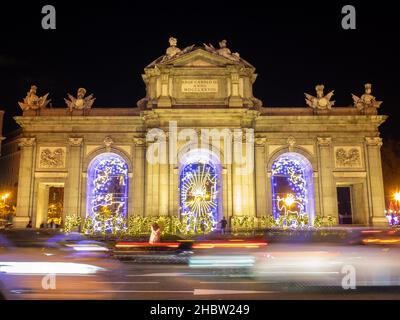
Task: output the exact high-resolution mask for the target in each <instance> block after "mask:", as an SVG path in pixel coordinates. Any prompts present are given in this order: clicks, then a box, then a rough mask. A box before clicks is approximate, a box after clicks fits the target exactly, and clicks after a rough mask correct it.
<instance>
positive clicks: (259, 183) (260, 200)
mask: <svg viewBox="0 0 400 320" xmlns="http://www.w3.org/2000/svg"><path fill="white" fill-rule="evenodd" d="M266 141H267V139H266V138H256V139H255V176H256V182H255V188H256V216H257V217H261V216H265V215H270V214H272V212H267V189H266V188H267V181H266V175H267V169H266V164H265V144H266Z"/></svg>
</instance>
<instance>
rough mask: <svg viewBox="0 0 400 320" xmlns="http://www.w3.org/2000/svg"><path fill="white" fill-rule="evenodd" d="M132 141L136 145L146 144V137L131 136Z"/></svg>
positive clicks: (142, 145)
mask: <svg viewBox="0 0 400 320" xmlns="http://www.w3.org/2000/svg"><path fill="white" fill-rule="evenodd" d="M133 143H134V144H135V146H136V147H144V146H146V139H144V138H133Z"/></svg>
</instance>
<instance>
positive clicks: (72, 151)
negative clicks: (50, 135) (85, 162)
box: [63, 137, 83, 222]
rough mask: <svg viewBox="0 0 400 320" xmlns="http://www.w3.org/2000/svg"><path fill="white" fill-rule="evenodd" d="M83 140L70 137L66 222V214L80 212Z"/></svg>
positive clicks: (66, 185)
mask: <svg viewBox="0 0 400 320" xmlns="http://www.w3.org/2000/svg"><path fill="white" fill-rule="evenodd" d="M82 142H83V138H79V137H72V138H69V139H68V144H69V156H68V177H67V180H66V182H65V189H64V190H65V192H64V197H65V200H64V217H63V221H64V222H65V216H74V215H78V213H80V205H81V197H82V184H81V181H80V180H81V179H80V178H81V172H82Z"/></svg>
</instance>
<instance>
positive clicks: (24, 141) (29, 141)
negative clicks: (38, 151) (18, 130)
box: [18, 137, 36, 147]
mask: <svg viewBox="0 0 400 320" xmlns="http://www.w3.org/2000/svg"><path fill="white" fill-rule="evenodd" d="M35 143H36V138H33V137H30V138H20V139H19V141H18V146H19V147H33V146H34V145H35Z"/></svg>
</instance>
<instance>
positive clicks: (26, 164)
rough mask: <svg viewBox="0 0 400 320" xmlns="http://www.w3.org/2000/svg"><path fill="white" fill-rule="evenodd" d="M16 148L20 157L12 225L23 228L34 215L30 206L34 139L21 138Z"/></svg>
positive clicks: (33, 170)
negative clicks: (14, 213)
mask: <svg viewBox="0 0 400 320" xmlns="http://www.w3.org/2000/svg"><path fill="white" fill-rule="evenodd" d="M18 146H19V147H20V148H21V157H20V165H19V177H18V198H17V213H16V217H14V220H13V223H14V227H15V228H25V226H26V225H27V224H28V222H29V220H30V219H31V218H32V217H33V214H34V210H33V207H32V206H33V192H34V190H33V185H34V173H35V158H36V157H35V151H36V147H35V146H36V138H21V139H20V140H19V144H18Z"/></svg>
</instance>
